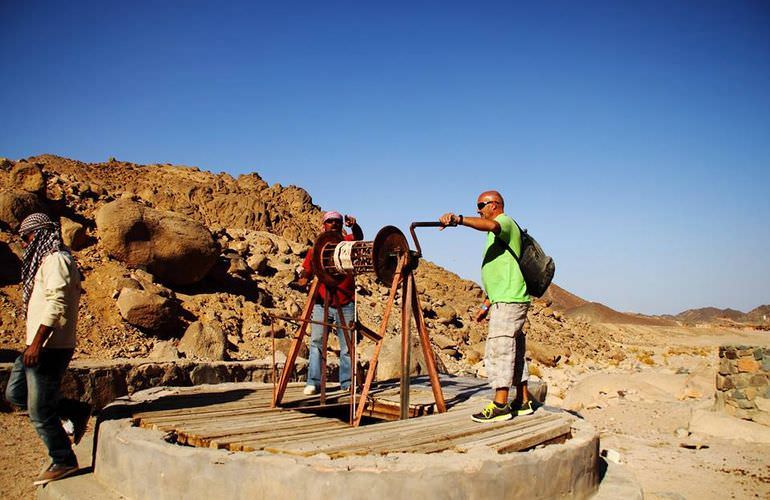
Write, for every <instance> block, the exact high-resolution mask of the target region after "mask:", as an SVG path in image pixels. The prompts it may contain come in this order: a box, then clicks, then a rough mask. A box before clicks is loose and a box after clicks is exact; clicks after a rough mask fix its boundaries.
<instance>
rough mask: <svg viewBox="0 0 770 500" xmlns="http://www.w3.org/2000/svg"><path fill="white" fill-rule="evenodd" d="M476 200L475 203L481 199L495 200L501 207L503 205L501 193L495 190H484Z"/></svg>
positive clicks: (481, 200)
mask: <svg viewBox="0 0 770 500" xmlns="http://www.w3.org/2000/svg"><path fill="white" fill-rule="evenodd" d="M476 201H477V203H481V202H483V201H496V202H498V203H499V204H500V206H501V207H503V206H504V205H505V201H504V200H503V195H501V194H500V193H498V192H497V191H484V192H483V193H481V194H480V195H479V198H478V200H476Z"/></svg>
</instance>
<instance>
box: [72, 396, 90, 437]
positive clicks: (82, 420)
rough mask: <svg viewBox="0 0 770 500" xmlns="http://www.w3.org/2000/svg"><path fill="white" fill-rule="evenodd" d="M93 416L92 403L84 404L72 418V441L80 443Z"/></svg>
mask: <svg viewBox="0 0 770 500" xmlns="http://www.w3.org/2000/svg"><path fill="white" fill-rule="evenodd" d="M90 418H91V405H89V404H84V405H83V407H82V408H81V411H80V412H79V413H78V414H77V415H75V416H74V417H71V418H70V420H71V421H72V427H73V430H72V441H73V442H74V443H75V444H78V443H79V442H80V440H81V439H83V435H84V434H85V433H86V429H88V420H89V419H90Z"/></svg>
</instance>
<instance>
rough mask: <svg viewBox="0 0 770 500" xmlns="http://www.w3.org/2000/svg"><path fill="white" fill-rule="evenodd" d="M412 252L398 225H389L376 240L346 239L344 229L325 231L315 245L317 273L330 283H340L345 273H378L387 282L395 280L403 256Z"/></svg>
mask: <svg viewBox="0 0 770 500" xmlns="http://www.w3.org/2000/svg"><path fill="white" fill-rule="evenodd" d="M407 253H409V243H408V242H407V241H406V236H404V233H402V232H401V230H399V229H398V228H397V227H395V226H385V227H383V228H382V229H380V231H379V232H378V233H377V236H376V237H375V238H374V241H345V240H343V239H342V235H341V234H340V233H333V232H326V233H322V234H321V235H320V236H319V237H318V239H316V241H315V244H314V245H313V258H312V259H311V264H312V268H313V274H315V275H316V276H318V279H319V280H321V282H322V283H323V284H324V285H326V286H328V287H337V286H338V285H339V284H340V283H342V280H343V279H345V276H355V275H358V274H362V273H372V272H373V273H374V274H375V275H376V276H377V279H378V280H379V281H380V282H381V283H382V284H384V285H386V286H390V285H391V284H392V283H393V276H394V275H395V273H396V268H397V267H398V260H399V258H400V257H401V256H402V255H404V254H407Z"/></svg>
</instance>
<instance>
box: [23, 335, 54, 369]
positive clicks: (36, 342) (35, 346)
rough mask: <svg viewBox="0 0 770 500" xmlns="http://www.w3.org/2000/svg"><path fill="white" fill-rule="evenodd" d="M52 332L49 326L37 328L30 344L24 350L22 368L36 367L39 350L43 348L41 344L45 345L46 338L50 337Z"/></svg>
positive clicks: (38, 359)
mask: <svg viewBox="0 0 770 500" xmlns="http://www.w3.org/2000/svg"><path fill="white" fill-rule="evenodd" d="M52 332H53V328H52V327H50V326H47V325H40V326H39V327H38V329H37V333H36V334H35V338H34V339H33V340H32V343H31V344H30V345H29V346H27V348H26V349H25V350H24V358H23V361H24V366H26V367H27V368H32V367H33V366H37V364H38V362H40V350H41V349H42V348H43V344H45V341H46V340H48V337H50V336H51V333H52Z"/></svg>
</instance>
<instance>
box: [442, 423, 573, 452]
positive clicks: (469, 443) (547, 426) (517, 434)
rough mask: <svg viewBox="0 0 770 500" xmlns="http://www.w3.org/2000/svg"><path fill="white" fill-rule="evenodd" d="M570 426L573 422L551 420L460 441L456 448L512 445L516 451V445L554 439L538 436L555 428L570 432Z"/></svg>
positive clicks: (463, 450) (460, 449)
mask: <svg viewBox="0 0 770 500" xmlns="http://www.w3.org/2000/svg"><path fill="white" fill-rule="evenodd" d="M570 428H571V424H570V423H569V422H567V421H566V420H563V421H550V422H545V423H542V424H539V425H538V426H536V427H530V428H527V429H516V430H513V431H511V432H510V433H508V434H503V435H498V436H493V437H489V438H486V439H481V440H475V441H474V440H466V441H464V442H463V443H458V444H457V445H455V448H456V449H457V450H458V451H461V452H465V451H468V450H469V449H470V448H472V447H475V446H489V447H492V448H495V449H501V448H503V449H508V448H506V447H507V446H510V447H511V448H510V450H511V451H515V449H514V448H516V446H519V445H527V443H529V442H533V441H534V444H537V443H539V442H540V441H541V440H542V441H545V440H548V439H552V437H549V438H547V439H546V438H542V437H538V436H540V435H541V434H542V433H548V432H550V431H551V430H553V429H556V430H558V431H559V432H562V433H563V432H569V429H570ZM534 444H533V445H534ZM525 447H526V446H525ZM518 449H523V448H518Z"/></svg>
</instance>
